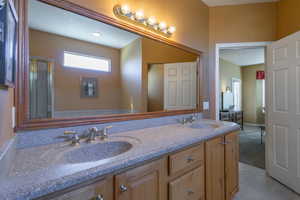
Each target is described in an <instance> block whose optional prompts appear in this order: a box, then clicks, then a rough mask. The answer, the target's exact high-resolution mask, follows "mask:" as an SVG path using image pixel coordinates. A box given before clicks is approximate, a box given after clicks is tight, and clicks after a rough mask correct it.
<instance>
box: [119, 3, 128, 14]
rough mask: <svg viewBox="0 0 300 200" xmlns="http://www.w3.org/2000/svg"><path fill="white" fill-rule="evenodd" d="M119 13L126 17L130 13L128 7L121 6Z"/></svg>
mask: <svg viewBox="0 0 300 200" xmlns="http://www.w3.org/2000/svg"><path fill="white" fill-rule="evenodd" d="M121 12H122V13H123V14H124V15H128V14H129V13H130V7H129V6H128V5H122V6H121Z"/></svg>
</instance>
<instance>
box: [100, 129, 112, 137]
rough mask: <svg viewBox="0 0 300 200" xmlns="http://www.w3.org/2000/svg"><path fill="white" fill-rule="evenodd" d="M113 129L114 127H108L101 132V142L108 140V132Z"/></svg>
mask: <svg viewBox="0 0 300 200" xmlns="http://www.w3.org/2000/svg"><path fill="white" fill-rule="evenodd" d="M111 128H112V126H107V127H104V128H103V129H102V130H100V140H105V139H106V138H108V135H107V130H108V129H111Z"/></svg>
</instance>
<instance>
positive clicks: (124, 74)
mask: <svg viewBox="0 0 300 200" xmlns="http://www.w3.org/2000/svg"><path fill="white" fill-rule="evenodd" d="M121 85H122V109H125V110H130V111H133V112H144V111H145V110H144V107H143V106H142V104H141V99H142V41H141V39H140V38H139V39H136V40H135V41H133V42H131V43H130V44H129V45H127V46H126V47H124V48H122V49H121Z"/></svg>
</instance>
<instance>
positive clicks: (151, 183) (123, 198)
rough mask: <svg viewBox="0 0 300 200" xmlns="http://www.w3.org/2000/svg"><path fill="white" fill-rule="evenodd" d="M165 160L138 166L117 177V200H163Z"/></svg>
mask: <svg viewBox="0 0 300 200" xmlns="http://www.w3.org/2000/svg"><path fill="white" fill-rule="evenodd" d="M164 163H165V162H163V160H159V161H154V162H152V163H149V164H146V165H143V166H141V167H137V168H135V169H132V170H129V171H127V172H124V173H122V174H119V175H117V176H116V177H115V178H116V179H115V184H116V185H115V197H116V200H141V199H143V200H162V199H163V191H162V190H163V189H164V188H165V187H164V186H163V182H164V177H165V175H164V174H166V172H165V171H166V167H164Z"/></svg>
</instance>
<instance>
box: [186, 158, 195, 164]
mask: <svg viewBox="0 0 300 200" xmlns="http://www.w3.org/2000/svg"><path fill="white" fill-rule="evenodd" d="M186 161H187V162H188V163H190V162H193V161H194V158H193V157H188V158H187V159H186Z"/></svg>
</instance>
